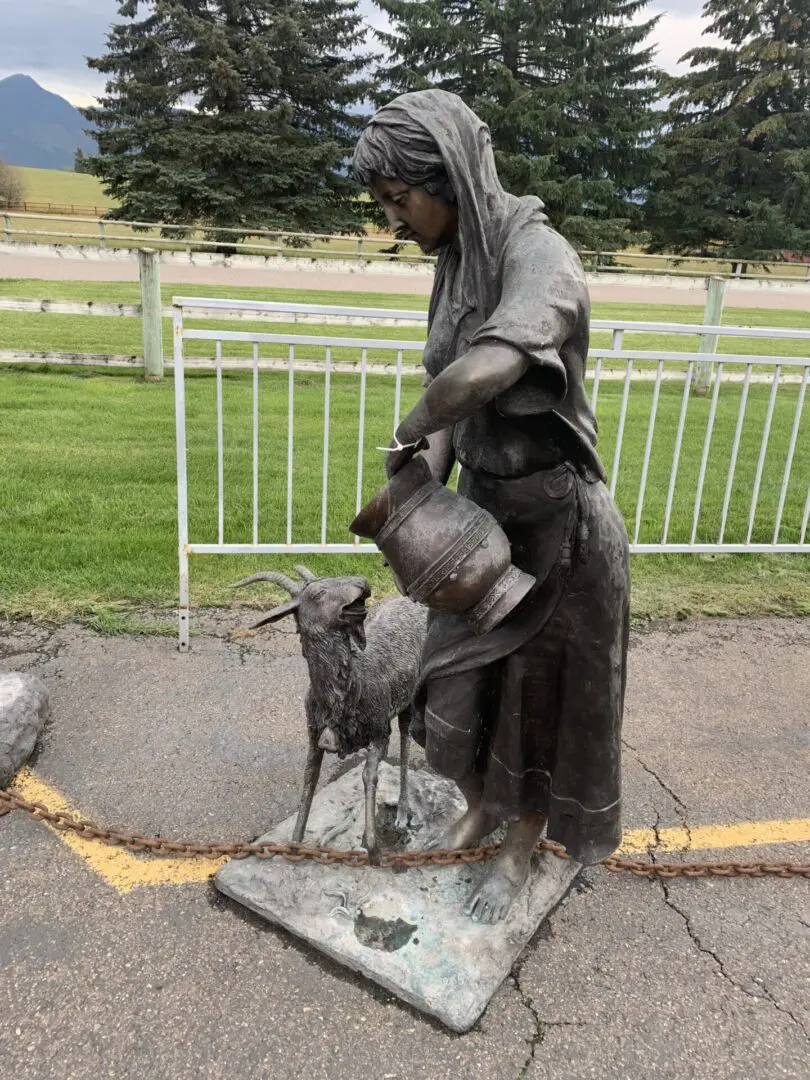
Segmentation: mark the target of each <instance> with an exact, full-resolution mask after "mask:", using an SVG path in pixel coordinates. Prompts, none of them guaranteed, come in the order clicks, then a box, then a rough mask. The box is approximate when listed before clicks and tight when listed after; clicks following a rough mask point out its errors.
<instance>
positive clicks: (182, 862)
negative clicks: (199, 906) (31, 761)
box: [12, 769, 225, 893]
mask: <svg viewBox="0 0 810 1080" xmlns="http://www.w3.org/2000/svg"><path fill="white" fill-rule="evenodd" d="M12 786H13V788H14V790H15V791H16V792H17V794H18V795H22V797H23V798H24V799H28V800H29V801H30V802H41V803H44V805H45V806H47V807H48V809H49V810H55V811H57V812H58V813H65V814H70V815H71V816H72V817H75V818H80V817H82V816H83V815H81V814H79V813H78V812H77V811H76V809H75V808H74V807H72V806H71V805H70V803H69V802H68V801H67V799H65V797H64V796H63V795H62V794H61V793H60V792H58V791H57V790H56V789H55V788H53V787H51V785H50V784H46V783H45V781H44V780H40V778H39V777H38V776H35V775H34V773H32V772H30V770H28V769H23V770H22V771H21V772H19V773H18V774H17V776H16V777H15V778H14V783H13V785H12ZM43 824H46V823H44V822H43ZM46 827H47V828H48V829H50V830H51V832H52V833H54V835H55V836H58V837H59V839H60V840H61V841H62V843H63V844H66V845H67V846H68V847H69V848H70V849H71V851H74V852H75V853H76V854H77V855H78V856H79V857H80V858H81V859H84V861H85V862H86V863H87V865H88V866H90V867H91V869H93V870H95V872H96V873H97V874H98V875H99V877H101V878H103V880H104V881H106V882H107V884H108V885H111V886H112V887H113V888H114V889H116V890H117V891H118V892H119V893H128V892H131V891H132V890H133V889H135V888H137V887H138V886H142V885H188V884H190V883H192V882H195V881H207V880H208V879H209V878H210V877H211V876H212V874H213V873H214V872H215V870H216V869H217V868H218V867H220V866H222V864H223V863H224V862H225V859H156V858H149V857H148V856H147V857H145V858H144V857H141V856H138V855H133V854H132V852H131V851H127V850H126V849H125V848H119V847H110V846H108V845H107V844H105V843H103V842H102V841H101V840H87V839H85V838H84V837H82V836H77V835H76V833H70V832H61V831H60V830H59V829H54V828H53V827H52V826H50V825H46Z"/></svg>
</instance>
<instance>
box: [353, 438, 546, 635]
mask: <svg viewBox="0 0 810 1080" xmlns="http://www.w3.org/2000/svg"><path fill="white" fill-rule="evenodd" d="M349 529H350V530H351V532H353V533H354V534H355V535H357V536H362V537H365V538H367V539H370V540H373V541H374V542H375V544H376V545H377V547H378V548H379V549H380V551H381V552H382V553H383V555H384V556H385V558H386V561H387V563H388V565H389V566H390V567H391V571H392V573H393V575H394V580H395V581H396V585H397V588H398V589H399V591H400V592H401V593H403V594H404V595H405V596H408V597H410V599H411V600H414V601H415V602H416V603H418V604H425V605H426V606H427V607H429V608H433V609H435V610H437V611H452V612H457V613H466V614H467V619H468V621H469V623H470V626H471V627H472V629H473V630H474V631H475V633H476V634H485V633H487V631H489V630H492V629H493V627H495V626H497V625H498V623H500V622H501V621H502V620H503V619H504V618H506V616H507V615H508V614H509V612H510V611H512V609H513V608H515V607H516V606H517V605H518V604H519V603H520V601H521V600H522V599H523V597H524V596H525V595H526V594H527V593H528V592H529V590H530V589H531V588H532V586H533V585H534V583H535V579H534V577H532V575H531V574H527V573H525V572H524V571H523V570H519V569H518V567H516V566H514V565H513V564H512V553H511V549H510V547H509V541H508V540H507V538H506V534H505V533H504V531H503V529H502V528H501V527H500V525H499V524H498V522H497V521H496V520H495V518H494V517H493V516H492V514H490V513H489V512H488V511H487V510H484V509H482V508H481V507H480V506H476V505H475V503H473V502H471V501H470V500H469V499H466V498H465V497H464V496H463V495H459V494H458V492H455V491H452V490H450V489H448V488H446V487H444V485H443V484H440V483H439V481H438V480H436V479H435V478H434V477H433V476H432V474H431V472H430V468H429V466H428V464H427V462H426V461H424V460H423V459H422V458H419V457H416V458H413V460H412V461H409V462H408V464H407V465H405V466H404V468H402V469H400V470H399V472H398V473H396V474H395V475H394V476H393V477H392V478H391V480H390V481H389V482H388V483H387V484H386V486H385V487H384V488H382V489H381V490H380V491H378V492H377V494H376V495H375V496H374V498H373V499H372V500H371V502H370V503H368V504H367V505H366V506H365V507H364V508H363V509H362V510H361V511H360V513H359V514H358V515H357V517H356V518H355V519H354V521H353V522H352V523H351V525H350V526H349Z"/></svg>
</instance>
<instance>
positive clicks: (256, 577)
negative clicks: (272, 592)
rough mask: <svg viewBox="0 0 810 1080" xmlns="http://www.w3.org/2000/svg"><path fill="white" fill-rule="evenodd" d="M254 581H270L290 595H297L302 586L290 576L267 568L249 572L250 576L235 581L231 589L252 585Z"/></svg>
mask: <svg viewBox="0 0 810 1080" xmlns="http://www.w3.org/2000/svg"><path fill="white" fill-rule="evenodd" d="M255 581H272V582H273V584H275V585H280V586H281V587H282V589H286V590H287V592H288V593H289V594H290V596H298V594H299V593H300V592H301V589H302V588H303V586H302V585H299V583H298V582H297V581H293V579H292V578H288V577H287V575H286V574H279V573H278V572H277V571H275V570H268V571H265V573H262V574H251V576H250V577H246V578H244V579H243V580H242V581H236V582H234V584H233V585H231V588H232V589H241V588H242V586H243V585H252V584H253V583H254V582H255Z"/></svg>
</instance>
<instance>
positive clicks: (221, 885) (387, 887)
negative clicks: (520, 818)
mask: <svg viewBox="0 0 810 1080" xmlns="http://www.w3.org/2000/svg"><path fill="white" fill-rule="evenodd" d="M410 790H411V807H412V810H413V811H414V813H415V815H416V818H417V821H416V823H415V824H413V825H410V826H409V827H408V829H407V832H405V831H404V830H398V829H397V828H396V827H395V825H394V817H395V814H396V805H397V800H398V797H399V778H398V775H397V770H396V769H394V768H392V767H391V766H390V765H387V764H386V763H383V764H382V765H381V766H380V775H379V788H378V791H377V797H378V805H379V808H380V809H379V818H378V824H377V827H378V830H379V833H380V847H381V848H384V849H389V850H391V849H395V848H422V847H425V846H427V845H428V844H429V843H430V842H431V840H432V839H433V838H435V837H436V836H437V835H438V833H439V832H440V831H441V830H442V828H443V826H444V825H445V824H446V823H447V821H448V819H452V818H454V817H457V816H458V815H459V813H460V812H461V810H462V809H463V807H464V801H463V799H462V798H461V796H460V794H459V792H458V789H457V788H456V786H455V785H454V784H453V783H451V782H450V781H449V780H445V779H444V778H443V777H440V776H434V775H433V774H431V773H429V772H427V771H426V770H419V771H414V772H413V773H412V774H411V785H410ZM294 821H295V819H294V818H293V817H290V818H288V819H287V820H286V821H284V822H282V824H280V825H279V826H277V828H275V829H274V830H273V831H272V832H270V833H269V834H268V835H267V836H265V837H262V839H263V840H273V841H276V842H283V841H286V840H289V839H290V837H291V835H292V829H293V824H294ZM363 825H364V815H363V784H362V766H357V767H356V768H355V769H352V771H351V772H349V773H347V774H346V775H345V776H342V777H341V778H340V779H339V780H336V781H335V782H334V783H331V784H328V785H326V786H325V787H324V788H322V789H321V790H320V791H319V792H318V793H317V794H316V796H315V801H314V803H313V806H312V811H311V814H310V818H309V829H308V831H307V834H306V836H305V838H304V842H305V843H307V844H323V845H328V846H330V847H338V848H358V847H359V846H360V837H361V835H362V831H363ZM579 869H580V867H579V864H578V863H575V862H574V861H573V860H567V861H564V860H562V859H558V858H556V857H555V856H553V855H549V854H548V853H543V855H541V856H534V860H533V865H532V870H531V874H530V878H529V881H528V882H527V884H526V886H525V887H524V889H523V892H522V893H521V894H520V896H518V898H517V899H516V901H515V903H514V904H513V905H512V909H511V910H510V911H509V913H508V915H507V917H506V918H505V919H504V920H503V922H500V923H496V924H494V925H488V926H487V925H482V924H480V923H476V922H473V921H472V920H471V919H470V918H468V917H467V916H466V915H464V914H463V912H462V907H463V905H464V902H465V901H466V899H467V897H468V896H469V894H470V892H471V891H472V890H473V889H474V888H475V887H476V885H477V883H478V881H479V880H480V878H481V877H482V875H483V874H484V873H485V870H486V864H484V863H476V864H473V865H469V866H464V865H461V866H445V867H441V866H425V867H421V868H418V869H417V868H413V869H408V870H406V871H401V872H396V871H392V870H385V869H373V868H370V867H356V868H353V867H349V866H336V865H332V866H323V865H319V864H318V863H314V862H301V863H294V864H293V863H289V862H286V861H284V860H282V859H271V860H261V859H243V860H235V861H233V862H230V863H227V864H226V865H225V866H223V867H222V868H221V869H220V870H219V871H218V872H217V875H216V877H215V879H214V880H215V884H216V887H217V888H218V889H219V890H220V892H223V893H225V894H226V895H227V896H230V897H231V898H232V899H233V900H237V901H239V903H241V904H244V905H245V906H246V907H248V908H250V909H251V910H252V911H255V912H257V913H258V914H259V915H261V916H263V917H264V918H265V919H267V920H268V921H269V922H273V923H277V924H278V925H280V926H283V927H285V928H286V929H287V930H289V931H291V932H292V933H293V934H296V935H297V936H298V937H301V938H303V939H304V940H305V941H307V942H309V943H310V944H311V945H314V946H315V948H317V949H319V950H320V951H321V952H323V953H326V955H327V956H330V957H332V958H333V959H334V960H337V961H338V962H339V963H341V964H345V965H346V967H349V968H351V969H353V970H354V971H359V972H360V973H361V974H363V975H365V976H366V977H367V978H369V979H373V980H374V981H375V982H377V983H379V984H380V985H381V986H384V987H385V988H386V989H387V990H389V991H391V993H393V994H396V995H397V997H399V998H402V999H403V1000H404V1001H407V1002H408V1003H409V1004H411V1005H413V1006H415V1007H416V1008H417V1009H420V1010H421V1011H422V1012H426V1013H429V1014H431V1015H432V1016H435V1017H437V1018H438V1019H439V1020H441V1022H442V1023H443V1024H446V1025H447V1026H448V1027H449V1028H452V1029H453V1030H454V1031H459V1032H463V1031H468V1030H469V1029H470V1028H471V1027H472V1026H473V1024H474V1023H475V1021H476V1020H477V1019H478V1017H479V1016H480V1015H481V1013H482V1012H483V1011H484V1009H485V1008H486V1006H487V1004H488V1002H489V1000H490V998H491V997H492V995H493V994H494V993H495V991H496V990H497V989H498V987H499V986H500V984H501V983H502V982H503V980H504V979H505V978H506V976H507V975H508V974H509V971H510V969H511V967H512V964H513V963H514V962H515V960H516V959H517V957H518V956H519V955H520V953H521V952H522V950H523V948H524V947H525V946H526V945H527V944H528V942H529V940H530V939H531V937H532V936H533V935H534V933H535V932H536V930H537V928H538V927H539V925H540V923H541V922H542V921H543V919H544V918H545V917H546V916H547V915H548V914H549V912H550V911H551V910H552V909H553V908H554V907H555V905H556V904H557V903H558V902H559V900H560V899H561V898H562V896H563V895H564V894H565V892H566V890H567V889H568V887H569V886H570V884H571V883H572V881H573V880H574V878H575V877H576V874H577V872H578V871H579Z"/></svg>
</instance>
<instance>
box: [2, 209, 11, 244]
mask: <svg viewBox="0 0 810 1080" xmlns="http://www.w3.org/2000/svg"><path fill="white" fill-rule="evenodd" d="M3 228H4V231H5V234H6V240H7V241H9V242H11V239H12V236H11V214H3Z"/></svg>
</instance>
